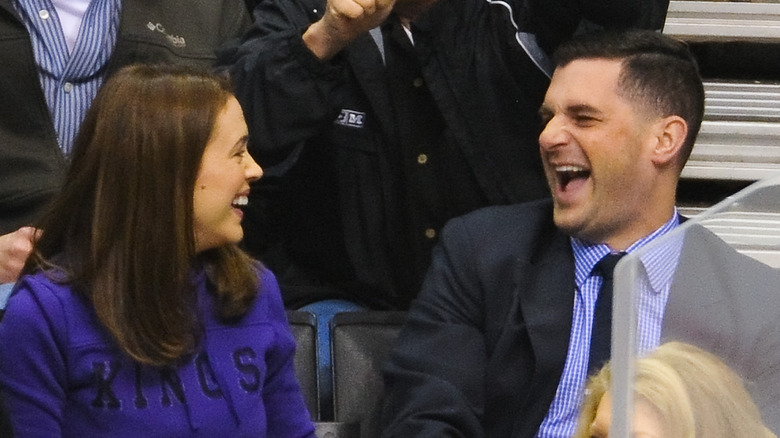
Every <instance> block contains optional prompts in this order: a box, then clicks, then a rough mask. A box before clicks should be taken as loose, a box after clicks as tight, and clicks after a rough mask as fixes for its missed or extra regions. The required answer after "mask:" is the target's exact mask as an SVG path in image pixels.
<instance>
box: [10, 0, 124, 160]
mask: <svg viewBox="0 0 780 438" xmlns="http://www.w3.org/2000/svg"><path fill="white" fill-rule="evenodd" d="M13 3H14V6H15V7H16V10H17V12H18V13H19V15H20V16H21V17H22V21H23V23H24V25H25V26H26V27H27V30H28V32H29V34H30V39H31V41H32V48H33V53H34V55H35V60H36V63H37V64H38V76H39V79H40V81H41V89H42V90H43V93H44V95H45V97H46V103H47V105H48V107H49V113H50V114H51V116H52V121H53V122H54V128H55V130H56V131H57V137H58V141H59V145H60V148H61V149H62V151H63V153H64V154H65V155H66V156H68V155H70V152H71V148H72V146H73V140H74V138H75V137H76V133H77V132H78V129H79V126H80V125H81V122H82V120H83V119H84V115H85V114H86V112H87V109H88V108H89V106H90V104H91V103H92V99H94V98H95V95H96V94H97V91H98V89H99V88H100V85H101V84H102V83H103V79H104V78H105V74H106V66H107V64H108V60H109V59H110V57H111V54H112V52H113V50H114V45H115V44H116V38H117V31H118V28H119V14H120V8H121V0H92V1H91V2H90V5H89V7H88V8H87V10H86V12H85V14H84V17H83V19H82V22H81V27H80V28H79V33H78V38H77V39H76V43H75V46H74V47H73V51H72V52H71V51H70V50H69V49H68V45H67V42H66V40H65V35H64V33H63V31H62V26H61V25H60V20H59V18H58V16H57V11H56V9H55V7H54V5H53V4H52V2H51V0H17V1H15V2H13Z"/></svg>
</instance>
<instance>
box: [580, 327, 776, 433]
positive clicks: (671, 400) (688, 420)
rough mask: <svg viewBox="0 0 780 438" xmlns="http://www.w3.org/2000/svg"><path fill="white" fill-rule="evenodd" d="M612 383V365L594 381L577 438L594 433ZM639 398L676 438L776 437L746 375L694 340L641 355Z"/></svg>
mask: <svg viewBox="0 0 780 438" xmlns="http://www.w3.org/2000/svg"><path fill="white" fill-rule="evenodd" d="M610 381H611V373H610V369H609V365H607V366H605V367H604V368H602V369H601V371H600V372H599V373H598V374H597V375H595V376H593V377H592V378H591V379H590V380H589V381H588V386H587V390H586V395H585V400H584V402H583V405H582V411H581V413H580V418H579V423H578V426H577V432H576V433H575V434H574V438H589V437H590V436H591V435H590V427H591V424H592V423H593V420H594V419H595V417H596V410H597V408H598V405H599V402H600V401H601V398H602V396H603V395H604V394H605V393H607V392H608V391H609V390H610V387H611V386H610V383H611V382H610ZM634 397H636V398H637V399H640V400H643V401H645V402H646V403H647V404H649V405H650V406H651V407H652V408H653V409H654V410H655V411H656V413H657V414H658V415H659V418H661V421H662V422H663V425H664V427H665V428H666V430H667V432H668V434H669V435H668V436H669V437H672V438H701V437H707V438H718V437H722V438H731V437H738V436H749V437H757V438H776V436H775V434H774V433H772V432H771V431H770V430H769V429H767V427H766V426H765V425H764V423H763V422H762V420H761V414H760V413H759V410H758V407H757V406H756V404H755V403H754V402H753V400H752V399H751V397H750V395H749V394H748V392H747V390H746V389H745V386H744V384H743V382H742V379H741V378H740V377H739V376H738V375H737V374H736V373H735V372H734V371H732V370H731V368H729V367H728V366H727V365H726V364H724V363H723V362H722V361H721V360H720V359H719V358H718V357H717V356H715V355H713V354H711V353H709V352H706V351H704V350H702V349H700V348H698V347H695V346H693V345H690V344H685V343H681V342H669V343H666V344H663V345H661V346H660V347H658V348H656V349H655V350H653V351H652V352H651V353H650V354H648V355H647V356H644V357H640V358H638V359H637V360H636V369H635V377H634Z"/></svg>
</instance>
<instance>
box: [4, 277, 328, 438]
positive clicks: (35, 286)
mask: <svg viewBox="0 0 780 438" xmlns="http://www.w3.org/2000/svg"><path fill="white" fill-rule="evenodd" d="M260 279H261V286H260V292H259V294H258V296H257V298H256V299H255V301H254V303H253V305H252V307H251V308H250V309H249V312H248V313H247V314H246V315H245V316H244V317H243V318H242V319H241V320H240V321H238V322H237V323H235V324H229V325H228V324H224V323H222V322H219V321H218V320H216V319H215V318H214V316H213V303H212V302H213V298H212V295H210V294H209V292H208V291H207V289H206V286H207V281H206V276H205V275H204V274H202V273H201V274H200V275H198V276H197V277H196V281H195V284H196V286H195V287H196V293H197V294H198V302H199V311H200V315H201V321H202V324H203V326H204V333H203V336H202V338H201V343H200V346H199V348H198V350H197V353H196V354H194V355H193V356H192V357H189V358H187V359H186V360H185V361H183V363H181V364H179V365H177V366H174V367H170V368H156V367H150V366H146V365H139V364H138V363H136V362H134V361H133V360H131V359H130V358H128V357H127V356H126V355H124V354H123V353H122V352H121V351H120V350H119V348H118V347H117V346H116V344H115V342H114V341H113V340H112V339H111V337H110V336H109V335H108V334H107V332H106V331H105V330H104V329H103V327H102V326H101V324H100V323H99V322H98V320H97V317H96V316H95V313H94V311H93V310H92V308H91V306H90V305H88V304H87V303H86V302H85V300H83V299H82V298H81V297H79V296H77V295H76V294H74V293H73V292H72V291H71V289H70V288H69V287H68V286H65V285H59V284H56V283H54V282H52V281H51V280H49V279H48V278H46V276H45V275H43V274H40V273H39V274H35V275H31V276H27V277H25V278H23V279H21V280H20V281H19V282H18V283H17V287H16V290H15V291H14V293H13V295H12V296H11V298H10V300H9V302H8V306H7V310H6V313H5V316H4V317H3V320H2V323H0V352H1V353H0V389H1V390H2V393H3V397H4V402H5V409H7V411H8V412H9V414H10V416H11V421H12V424H13V427H14V431H15V433H16V436H17V437H32V436H35V437H59V436H63V437H78V438H84V437H98V436H111V437H133V438H136V437H143V438H149V437H154V436H159V437H167V438H169V437H220V438H232V437H250V436H251V437H255V438H262V437H280V438H297V437H307V438H314V427H313V425H312V423H311V421H310V419H309V418H310V417H309V413H308V412H307V410H306V407H305V405H304V402H303V397H302V396H301V392H300V388H299V386H298V382H297V380H296V379H295V375H294V370H293V354H294V351H295V341H294V339H293V337H292V334H291V332H290V329H289V325H288V323H287V319H286V317H285V313H284V308H283V305H282V300H281V297H280V293H279V287H278V285H277V283H276V279H275V278H274V277H273V274H271V273H270V271H267V270H266V271H264V272H262V273H261V274H260Z"/></svg>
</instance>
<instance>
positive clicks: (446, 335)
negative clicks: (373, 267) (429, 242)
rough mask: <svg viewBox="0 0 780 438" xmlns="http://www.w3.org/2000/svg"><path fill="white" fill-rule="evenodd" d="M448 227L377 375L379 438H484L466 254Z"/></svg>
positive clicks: (472, 276)
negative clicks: (381, 399) (381, 396)
mask: <svg viewBox="0 0 780 438" xmlns="http://www.w3.org/2000/svg"><path fill="white" fill-rule="evenodd" d="M460 225H461V222H459V221H458V220H454V221H451V222H450V223H449V224H448V225H447V227H445V229H444V231H443V232H442V235H441V241H440V243H439V245H438V246H437V247H436V249H435V250H434V255H433V261H432V265H431V268H430V270H429V271H428V275H427V277H426V279H425V283H424V285H423V287H422V290H421V292H420V295H419V296H418V299H417V300H416V301H415V303H414V304H413V305H412V308H411V309H410V310H409V313H408V315H407V320H406V323H405V325H404V327H403V329H402V331H401V334H400V337H399V339H398V341H397V342H396V344H395V348H394V350H393V353H392V356H391V359H390V361H389V363H388V364H387V365H386V367H385V370H384V371H385V373H384V379H385V386H386V397H385V404H384V411H383V423H384V428H383V435H382V436H383V437H385V438H390V437H397V438H401V437H410V436H414V437H418V438H422V437H431V438H433V437H445V436H446V437H463V438H480V437H483V436H484V431H483V430H482V426H481V420H482V415H483V410H484V403H485V402H484V399H485V394H484V375H485V367H486V362H487V353H486V347H485V340H484V333H483V330H482V328H481V327H483V326H484V321H483V312H484V305H483V298H482V293H483V291H482V288H481V286H480V281H479V278H477V277H478V276H477V274H476V272H475V270H474V266H476V264H477V261H476V260H473V254H474V248H472V246H471V245H470V244H469V240H468V239H467V237H466V236H467V232H466V229H465V227H461V226H460Z"/></svg>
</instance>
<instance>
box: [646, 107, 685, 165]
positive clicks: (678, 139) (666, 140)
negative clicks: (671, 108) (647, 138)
mask: <svg viewBox="0 0 780 438" xmlns="http://www.w3.org/2000/svg"><path fill="white" fill-rule="evenodd" d="M654 132H655V136H654V142H655V143H654V145H653V149H652V160H653V163H655V164H656V165H658V166H666V165H668V164H670V163H674V162H680V161H681V160H680V154H681V151H682V148H683V145H684V144H685V138H686V137H687V135H688V123H687V122H686V121H685V119H683V118H682V117H680V116H667V117H664V118H662V119H659V120H658V121H657V122H656V123H655V125H654ZM680 164H681V165H682V163H680Z"/></svg>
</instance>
